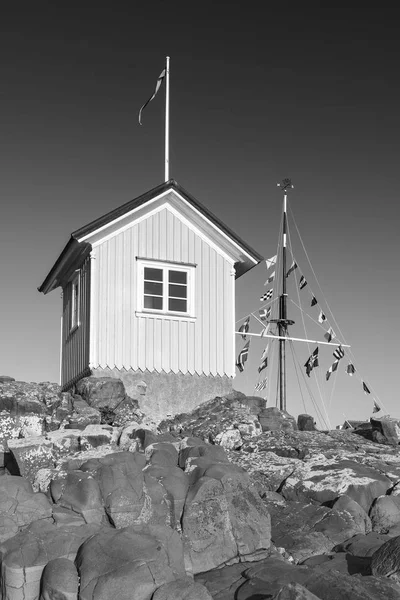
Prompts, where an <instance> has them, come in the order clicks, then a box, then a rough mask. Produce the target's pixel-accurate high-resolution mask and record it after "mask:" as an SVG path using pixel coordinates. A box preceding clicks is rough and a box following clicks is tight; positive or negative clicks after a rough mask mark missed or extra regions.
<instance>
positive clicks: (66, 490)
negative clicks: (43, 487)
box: [50, 470, 108, 525]
mask: <svg viewBox="0 0 400 600" xmlns="http://www.w3.org/2000/svg"><path fill="white" fill-rule="evenodd" d="M50 493H51V497H52V499H53V501H54V502H55V503H56V504H58V505H59V506H61V507H64V508H67V509H69V510H71V511H74V512H75V513H77V514H78V515H81V516H82V517H83V519H84V521H85V522H86V523H98V524H99V525H100V524H102V525H107V524H108V520H107V516H106V512H105V509H104V502H103V498H102V495H101V492H100V487H99V484H98V482H97V481H96V480H95V479H94V478H93V477H92V476H91V475H90V473H85V472H82V471H78V470H77V471H70V472H69V473H68V474H67V476H66V478H65V479H55V480H53V481H52V482H51V484H50Z"/></svg>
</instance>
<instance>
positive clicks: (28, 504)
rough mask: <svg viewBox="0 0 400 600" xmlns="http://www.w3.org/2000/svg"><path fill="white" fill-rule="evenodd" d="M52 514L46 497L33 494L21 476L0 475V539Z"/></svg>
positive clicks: (5, 538) (7, 537) (2, 539)
mask: <svg viewBox="0 0 400 600" xmlns="http://www.w3.org/2000/svg"><path fill="white" fill-rule="evenodd" d="M51 515H52V506H51V504H50V502H49V500H48V498H47V497H46V496H45V495H44V494H41V493H38V494H35V493H34V492H33V490H32V486H31V484H30V483H29V482H28V481H26V480H24V479H23V478H22V477H16V476H12V475H4V476H3V477H0V541H1V542H3V541H5V540H7V539H9V538H11V537H12V536H13V535H15V534H16V533H17V531H18V528H19V527H24V526H26V525H29V523H32V522H33V521H38V520H40V519H48V518H50V517H51Z"/></svg>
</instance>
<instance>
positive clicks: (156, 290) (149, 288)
mask: <svg viewBox="0 0 400 600" xmlns="http://www.w3.org/2000/svg"><path fill="white" fill-rule="evenodd" d="M162 286H163V284H162V283H153V282H151V281H145V282H144V293H145V294H152V295H154V296H162Z"/></svg>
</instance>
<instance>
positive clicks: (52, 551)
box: [0, 521, 99, 600]
mask: <svg viewBox="0 0 400 600" xmlns="http://www.w3.org/2000/svg"><path fill="white" fill-rule="evenodd" d="M97 531H99V527H98V526H97V525H82V526H81V527H55V526H54V525H51V524H49V523H46V522H42V521H39V522H35V523H32V524H31V525H29V526H28V528H27V529H24V530H23V531H21V532H20V533H18V534H17V535H16V536H14V537H13V538H11V539H9V540H7V541H6V542H4V543H2V544H1V545H0V560H1V563H2V567H1V568H2V589H3V593H4V597H5V598H7V599H9V600H23V599H32V600H33V599H37V598H39V595H40V581H41V576H42V572H43V569H44V567H45V566H46V564H47V563H48V562H49V560H50V559H53V558H61V557H64V558H68V559H69V560H72V561H73V560H74V559H75V557H76V553H77V550H78V548H79V547H80V546H81V544H82V543H83V542H84V541H85V540H86V539H87V538H89V537H90V536H92V535H93V534H94V533H96V532H97Z"/></svg>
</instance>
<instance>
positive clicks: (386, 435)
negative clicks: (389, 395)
mask: <svg viewBox="0 0 400 600" xmlns="http://www.w3.org/2000/svg"><path fill="white" fill-rule="evenodd" d="M370 421H371V426H372V439H373V440H374V441H375V442H377V443H378V444H379V443H380V444H382V443H383V444H390V445H392V446H397V445H398V444H399V441H400V428H399V421H398V420H397V419H392V418H390V417H382V418H381V419H378V418H373V417H371V419H370Z"/></svg>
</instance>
